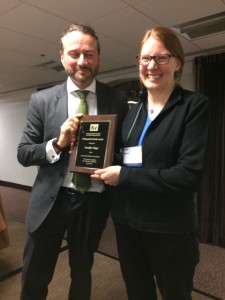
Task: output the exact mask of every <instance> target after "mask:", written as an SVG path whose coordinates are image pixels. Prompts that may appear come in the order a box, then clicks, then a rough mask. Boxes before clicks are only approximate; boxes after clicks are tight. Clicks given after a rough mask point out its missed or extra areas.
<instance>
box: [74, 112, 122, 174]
mask: <svg viewBox="0 0 225 300" xmlns="http://www.w3.org/2000/svg"><path fill="white" fill-rule="evenodd" d="M117 119H118V116H117V115H96V116H94V115H84V116H82V118H81V121H80V127H79V131H78V135H77V147H76V148H75V149H74V150H73V152H72V159H71V165H70V171H71V172H77V173H90V174H91V173H94V171H95V170H97V169H103V168H106V167H108V166H110V165H111V164H112V161H113V155H114V144H115V137H116V129H117Z"/></svg>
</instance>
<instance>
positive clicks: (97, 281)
mask: <svg viewBox="0 0 225 300" xmlns="http://www.w3.org/2000/svg"><path fill="white" fill-rule="evenodd" d="M0 193H1V195H2V198H3V200H4V207H5V213H6V217H7V224H8V230H9V236H10V246H9V247H7V248H5V249H2V250H0V299H3V300H18V299H19V293H20V280H21V270H22V254H23V246H24V242H25V237H26V230H25V225H24V215H25V210H26V205H27V199H28V196H29V193H28V192H24V193H22V195H19V194H18V191H15V190H14V189H11V190H10V188H7V187H1V186H0ZM15 199H17V200H15ZM64 246H66V241H65V242H64V243H63V245H62V252H61V253H60V255H59V259H58V263H57V266H56V270H55V274H54V278H53V281H52V282H51V284H50V286H49V295H48V300H66V299H67V293H68V288H69V283H70V279H69V269H68V258H67V250H66V247H64ZM200 249H201V263H200V264H199V266H198V268H197V270H196V276H195V290H194V291H193V300H209V299H214V300H222V299H225V297H224V295H225V284H223V283H224V282H223V283H221V281H225V280H224V278H225V271H224V273H221V272H219V271H218V270H219V268H220V269H221V268H222V270H223V269H224V270H225V268H224V266H225V250H224V249H221V248H219V247H214V246H209V245H201V248H200ZM212 254H213V255H214V257H212ZM209 260H211V261H209ZM212 264H213V268H212V267H211V265H212ZM221 264H222V265H223V267H221ZM221 275H222V276H224V277H223V278H221ZM126 299H127V297H126V292H125V287H124V283H123V280H122V276H121V273H120V268H119V262H118V259H117V251H116V246H115V236H114V228H113V224H112V222H111V220H110V219H109V221H108V225H107V227H106V230H105V232H104V234H103V237H102V241H101V244H100V247H99V252H98V253H96V255H95V263H94V267H93V289H92V300H126ZM31 300H32V299H31ZM140 300H141V299H140ZM159 300H162V298H161V297H160V295H159ZM180 300H182V299H180Z"/></svg>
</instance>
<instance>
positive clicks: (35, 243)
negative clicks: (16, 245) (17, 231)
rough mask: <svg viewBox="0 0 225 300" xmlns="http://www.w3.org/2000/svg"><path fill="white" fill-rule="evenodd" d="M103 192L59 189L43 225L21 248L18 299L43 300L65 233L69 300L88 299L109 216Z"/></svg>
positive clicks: (30, 234) (29, 235)
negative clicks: (94, 261)
mask: <svg viewBox="0 0 225 300" xmlns="http://www.w3.org/2000/svg"><path fill="white" fill-rule="evenodd" d="M109 209H110V204H109V201H108V200H107V198H106V193H105V192H103V193H101V194H99V193H91V192H90V193H86V194H84V195H81V194H79V193H76V194H73V193H70V192H67V191H65V189H61V190H60V192H59V195H58V197H57V199H56V202H55V204H54V206H53V209H52V210H51V212H50V213H49V215H48V216H47V218H46V219H45V221H44V222H43V224H42V225H41V226H40V227H39V228H38V229H37V230H36V231H35V232H32V233H28V238H27V242H26V246H25V250H24V266H23V272H22V291H21V298H20V299H21V300H44V299H46V297H47V293H48V285H49V283H50V282H51V280H52V277H53V273H54V269H55V265H56V262H57V258H58V255H59V253H60V248H61V244H62V240H63V238H64V236H65V233H66V234H67V243H68V253H69V266H70V270H71V285H70V290H69V297H68V299H70V300H89V299H90V298H91V269H92V265H93V260H94V252H95V251H96V250H97V247H98V245H99V242H100V238H101V234H102V232H103V230H104V228H105V225H106V221H107V218H108V215H109Z"/></svg>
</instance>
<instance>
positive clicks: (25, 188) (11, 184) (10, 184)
mask: <svg viewBox="0 0 225 300" xmlns="http://www.w3.org/2000/svg"><path fill="white" fill-rule="evenodd" d="M0 185H2V186H6V187H11V188H15V189H19V190H23V191H28V192H30V191H31V189H32V187H31V186H28V185H22V184H18V183H14V182H8V181H3V180H0Z"/></svg>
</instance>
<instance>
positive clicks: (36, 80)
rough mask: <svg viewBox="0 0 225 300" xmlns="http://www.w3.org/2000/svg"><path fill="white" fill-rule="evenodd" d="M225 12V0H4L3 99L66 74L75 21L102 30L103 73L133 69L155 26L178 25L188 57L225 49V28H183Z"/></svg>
mask: <svg viewBox="0 0 225 300" xmlns="http://www.w3.org/2000/svg"><path fill="white" fill-rule="evenodd" d="M224 12H225V0H63V1H61V0H24V1H23V0H1V3H0V99H1V98H2V97H4V95H6V94H8V93H12V92H16V91H20V90H23V89H27V88H31V87H40V86H44V85H50V84H53V83H56V82H60V81H62V80H64V79H65V78H66V76H65V73H64V72H63V71H59V69H61V65H60V59H59V40H60V35H61V32H62V30H63V29H64V27H65V26H67V25H68V24H70V23H72V22H85V23H87V24H89V25H91V26H93V28H94V29H95V30H96V32H97V34H98V36H99V38H100V43H101V65H100V75H101V74H106V73H108V72H110V71H119V70H126V69H129V68H133V67H134V65H135V56H136V54H137V51H138V45H139V41H140V38H141V37H142V36H143V34H144V32H145V31H146V29H148V28H150V27H153V26H166V27H172V28H173V29H174V30H175V31H176V32H177V33H178V34H179V35H180V38H181V42H182V45H183V47H184V51H185V54H186V58H187V59H188V58H190V57H194V56H196V55H200V54H205V53H213V52H215V51H220V52H221V51H225V31H221V32H219V33H211V34H210V35H208V36H203V37H197V38H196V37H195V38H193V39H190V38H189V36H188V35H187V34H185V33H184V34H183V33H182V34H181V33H180V30H179V28H178V26H177V25H178V24H181V23H186V22H191V21H193V20H196V19H201V18H205V17H208V16H210V15H215V14H220V13H224ZM224 24H225V23H224ZM43 66H44V67H43Z"/></svg>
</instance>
